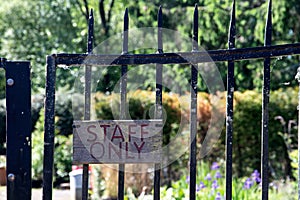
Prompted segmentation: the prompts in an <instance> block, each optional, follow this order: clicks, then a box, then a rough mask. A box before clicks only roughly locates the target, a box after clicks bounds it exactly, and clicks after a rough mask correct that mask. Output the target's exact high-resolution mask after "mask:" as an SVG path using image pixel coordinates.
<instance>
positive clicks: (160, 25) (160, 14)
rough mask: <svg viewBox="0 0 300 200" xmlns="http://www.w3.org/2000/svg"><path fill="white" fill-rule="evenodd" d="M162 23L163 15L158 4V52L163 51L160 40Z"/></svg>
mask: <svg viewBox="0 0 300 200" xmlns="http://www.w3.org/2000/svg"><path fill="white" fill-rule="evenodd" d="M162 24H163V17H162V6H159V9H158V13H157V28H158V30H157V51H158V53H163V42H162V37H163V36H162Z"/></svg>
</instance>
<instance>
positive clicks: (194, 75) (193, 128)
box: [190, 4, 198, 200]
mask: <svg viewBox="0 0 300 200" xmlns="http://www.w3.org/2000/svg"><path fill="white" fill-rule="evenodd" d="M193 51H198V6H197V4H196V5H195V10H194V24H193ZM197 82H198V65H197V64H192V65H191V105H190V112H191V113H190V123H191V124H190V141H191V146H190V199H191V200H195V199H196V171H197V160H196V153H197V138H196V135H197V92H198V90H197Z"/></svg>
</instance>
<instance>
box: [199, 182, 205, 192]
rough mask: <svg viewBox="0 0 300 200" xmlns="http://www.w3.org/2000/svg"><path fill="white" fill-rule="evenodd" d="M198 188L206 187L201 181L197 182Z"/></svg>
mask: <svg viewBox="0 0 300 200" xmlns="http://www.w3.org/2000/svg"><path fill="white" fill-rule="evenodd" d="M199 188H200V190H201V189H204V188H206V185H205V184H204V183H203V182H202V181H201V182H200V183H199Z"/></svg>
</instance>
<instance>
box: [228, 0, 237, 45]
mask: <svg viewBox="0 0 300 200" xmlns="http://www.w3.org/2000/svg"><path fill="white" fill-rule="evenodd" d="M235 21H236V20H235V0H233V2H232V10H231V18H230V25H229V35H228V48H229V49H232V48H234V47H235V35H236V28H235Z"/></svg>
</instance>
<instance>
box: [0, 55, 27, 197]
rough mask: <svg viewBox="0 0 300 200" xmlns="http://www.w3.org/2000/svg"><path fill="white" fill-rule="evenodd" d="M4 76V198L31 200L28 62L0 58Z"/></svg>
mask: <svg viewBox="0 0 300 200" xmlns="http://www.w3.org/2000/svg"><path fill="white" fill-rule="evenodd" d="M0 68H3V69H4V70H5V77H6V163H7V165H6V175H7V176H6V177H7V199H9V200H17V199H28V200H29V199H31V81H30V63H29V62H27V61H7V60H6V59H4V58H1V59H0Z"/></svg>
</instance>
